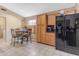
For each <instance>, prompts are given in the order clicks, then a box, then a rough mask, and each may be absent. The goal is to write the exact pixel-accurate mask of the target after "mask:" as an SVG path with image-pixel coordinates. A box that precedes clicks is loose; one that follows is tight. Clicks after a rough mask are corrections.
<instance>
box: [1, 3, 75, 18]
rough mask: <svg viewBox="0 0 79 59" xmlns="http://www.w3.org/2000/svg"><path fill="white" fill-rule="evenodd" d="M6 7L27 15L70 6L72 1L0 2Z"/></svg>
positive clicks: (24, 15)
mask: <svg viewBox="0 0 79 59" xmlns="http://www.w3.org/2000/svg"><path fill="white" fill-rule="evenodd" d="M0 5H2V6H4V7H6V8H7V9H9V10H11V11H13V12H15V13H17V14H19V15H21V16H23V17H28V16H32V15H37V14H41V13H45V12H49V11H53V10H59V9H63V8H68V7H72V6H74V5H75V4H73V3H0Z"/></svg>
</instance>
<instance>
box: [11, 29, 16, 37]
mask: <svg viewBox="0 0 79 59" xmlns="http://www.w3.org/2000/svg"><path fill="white" fill-rule="evenodd" d="M11 35H12V38H15V37H16V33H15V30H14V29H11Z"/></svg>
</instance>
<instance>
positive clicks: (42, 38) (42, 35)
mask: <svg viewBox="0 0 79 59" xmlns="http://www.w3.org/2000/svg"><path fill="white" fill-rule="evenodd" d="M45 41H46V40H45V34H41V43H45Z"/></svg>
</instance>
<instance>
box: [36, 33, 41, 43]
mask: <svg viewBox="0 0 79 59" xmlns="http://www.w3.org/2000/svg"><path fill="white" fill-rule="evenodd" d="M40 37H41V36H40V34H37V42H41V38H40Z"/></svg>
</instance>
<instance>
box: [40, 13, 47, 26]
mask: <svg viewBox="0 0 79 59" xmlns="http://www.w3.org/2000/svg"><path fill="white" fill-rule="evenodd" d="M46 16H47V15H42V19H41V24H42V25H46V18H47V17H46Z"/></svg>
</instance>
